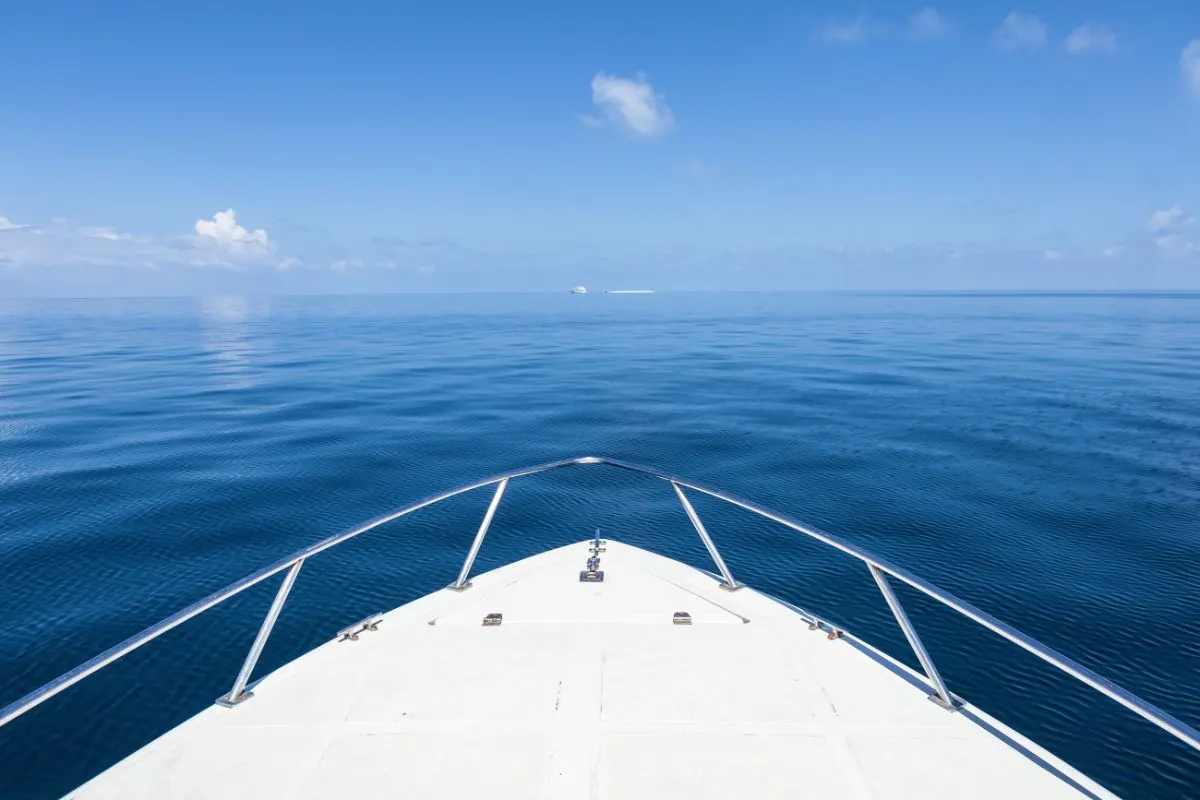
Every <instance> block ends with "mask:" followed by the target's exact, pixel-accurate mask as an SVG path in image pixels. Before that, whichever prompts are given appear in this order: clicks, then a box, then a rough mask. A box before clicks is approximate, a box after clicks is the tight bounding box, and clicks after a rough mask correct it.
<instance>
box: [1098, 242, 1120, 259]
mask: <svg viewBox="0 0 1200 800" xmlns="http://www.w3.org/2000/svg"><path fill="white" fill-rule="evenodd" d="M1124 252H1125V248H1124V247H1122V246H1121V245H1119V244H1110V245H1109V246H1108V247H1106V248H1104V249H1103V250H1101V251H1100V255H1102V256H1104V257H1105V258H1116V257H1117V256H1119V255H1121V254H1122V253H1124Z"/></svg>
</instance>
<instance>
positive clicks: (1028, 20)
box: [992, 11, 1049, 53]
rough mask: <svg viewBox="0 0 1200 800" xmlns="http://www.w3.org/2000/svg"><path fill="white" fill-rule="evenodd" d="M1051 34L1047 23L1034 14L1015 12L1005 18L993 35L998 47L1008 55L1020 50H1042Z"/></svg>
mask: <svg viewBox="0 0 1200 800" xmlns="http://www.w3.org/2000/svg"><path fill="white" fill-rule="evenodd" d="M1048 37H1049V33H1048V32H1047V30H1046V23H1044V22H1042V21H1041V20H1040V19H1038V18H1037V17H1036V16H1034V15H1033V14H1025V13H1023V12H1020V11H1014V12H1012V13H1011V14H1009V15H1008V16H1007V17H1005V18H1004V22H1002V23H1000V27H999V28H997V29H996V32H995V33H994V34H993V35H992V38H993V40H994V41H995V42H996V47H998V48H1000V49H1001V50H1003V51H1004V52H1006V53H1015V52H1017V51H1018V50H1040V49H1041V48H1042V47H1044V46H1045V45H1046V39H1047V38H1048Z"/></svg>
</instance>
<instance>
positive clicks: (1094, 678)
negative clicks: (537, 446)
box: [0, 456, 1200, 751]
mask: <svg viewBox="0 0 1200 800" xmlns="http://www.w3.org/2000/svg"><path fill="white" fill-rule="evenodd" d="M584 464H603V465H606V466H610V467H616V468H618V469H623V470H627V471H629V472H636V473H639V474H642V475H649V476H651V477H654V478H657V479H659V480H663V481H666V482H668V483H670V484H671V487H672V488H673V489H674V491H675V494H676V496H677V497H678V499H679V501H680V504H681V505H682V506H683V509H684V512H685V513H686V514H687V516H688V519H689V520H690V521H691V523H692V525H693V527H695V529H696V533H697V534H698V535H699V536H700V539H701V541H702V542H703V543H704V546H705V549H707V550H708V553H709V555H710V556H711V557H712V559H713V563H714V564H715V565H716V567H717V570H718V572H720V574H721V579H722V581H721V586H722V588H725V589H728V590H730V591H736V590H738V589H740V588H742V587H743V584H740V583H738V582H737V581H736V580H735V579H734V577H733V575H732V574H731V573H730V571H729V567H728V566H727V565H726V563H725V560H724V559H723V558H722V557H721V553H720V551H719V550H718V549H717V547H716V545H715V544H714V543H713V540H712V537H711V536H710V535H709V534H708V531H707V529H706V528H705V527H704V523H703V522H702V521H701V520H700V517H699V515H697V513H696V510H695V509H694V508H693V507H692V504H691V502H690V501H689V500H688V498H687V495H686V494H685V493H684V491H683V490H684V489H690V490H692V491H695V492H699V493H701V494H706V495H708V496H710V497H714V498H716V499H718V500H722V501H724V502H726V503H730V504H732V505H734V506H737V507H738V508H742V509H745V510H746V511H749V512H751V513H754V514H757V515H758V516H761V517H764V518H766V519H769V520H771V521H772V522H776V523H778V524H780V525H783V526H785V527H787V528H790V529H792V530H794V531H796V532H798V533H802V534H804V535H805V536H808V537H810V538H812V539H816V540H817V541H819V542H822V543H823V544H826V545H828V546H830V547H833V548H834V549H837V550H840V551H842V552H843V553H846V554H848V555H850V556H853V557H854V558H857V559H858V560H859V561H862V562H863V563H864V564H865V565H866V566H867V568H868V569H869V570H870V572H871V576H872V577H873V578H874V579H875V583H876V584H877V585H878V586H879V590H880V592H881V593H882V594H883V597H884V600H885V601H886V602H887V604H888V608H889V609H890V610H891V612H892V615H893V616H894V617H895V618H896V622H897V623H898V624H899V625H900V628H901V630H902V631H903V632H904V636H905V638H906V639H907V640H908V643H909V645H910V646H911V647H912V649H913V651H914V653H916V656H917V660H918V661H919V662H920V664H921V668H922V669H923V670H924V671H925V675H926V677H927V678H928V680H929V683H930V685H931V686H932V688H933V690H934V694H933V695H932V696H931V697H932V699H934V700H935V701H936V702H938V703H939V704H940V705H942V706H944V707H945V708H947V709H951V710H952V709H953V708H954V707H955V706H954V701H953V698H952V696H951V694H950V691H949V690H948V689H947V688H946V684H945V681H943V680H942V676H941V674H940V673H939V672H938V671H937V668H936V667H935V666H934V663H933V659H932V658H931V657H930V655H929V652H928V651H927V650H926V649H925V646H924V644H923V643H922V642H921V638H920V636H919V635H918V634H917V630H916V628H915V627H914V626H913V624H912V620H910V619H909V617H908V614H907V613H906V612H905V611H904V607H903V606H902V605H901V604H900V600H899V598H897V597H896V593H895V592H894V591H893V589H892V586H891V583H890V582H889V580H888V579H889V577H890V578H894V579H896V580H898V581H900V582H902V583H906V584H908V585H909V586H911V587H912V588H914V589H916V590H917V591H919V592H921V593H923V594H925V595H927V596H929V597H932V598H933V599H934V600H937V601H938V602H939V603H941V604H942V605H945V606H948V607H949V608H952V609H954V610H955V611H957V612H958V613H959V614H962V615H963V616H965V617H966V618H967V619H970V620H972V621H973V622H976V623H977V624H979V625H982V626H983V627H985V628H987V629H988V630H991V631H992V632H994V633H996V634H998V635H999V636H1001V637H1003V638H1004V639H1007V640H1008V641H1010V642H1012V643H1013V644H1015V645H1017V646H1018V647H1021V648H1022V649H1024V650H1027V651H1029V652H1030V653H1032V654H1034V655H1035V656H1037V657H1038V658H1040V659H1041V660H1043V661H1045V662H1047V663H1048V664H1051V665H1053V666H1054V667H1056V668H1058V669H1059V670H1061V671H1063V672H1065V673H1066V674H1068V675H1070V676H1071V677H1073V678H1075V679H1076V680H1079V681H1081V682H1082V683H1084V684H1086V685H1087V686H1090V687H1092V688H1093V689H1095V690H1096V691H1098V692H1100V693H1101V694H1104V695H1105V696H1107V697H1109V698H1111V699H1112V700H1115V701H1116V702H1118V703H1120V704H1121V705H1122V706H1124V707H1125V708H1128V709H1129V710H1131V711H1133V712H1134V713H1136V714H1138V715H1139V716H1141V717H1142V718H1144V719H1146V720H1148V721H1150V722H1152V723H1154V724H1155V725H1157V726H1158V727H1160V728H1162V729H1163V730H1165V731H1166V732H1167V733H1169V734H1171V735H1172V736H1174V737H1175V738H1177V739H1179V740H1180V741H1182V742H1184V743H1186V744H1188V745H1189V746H1190V747H1192V748H1193V749H1195V750H1198V751H1200V732H1198V731H1197V730H1196V729H1195V728H1193V727H1192V726H1190V725H1188V724H1187V723H1185V722H1182V721H1181V720H1178V719H1176V718H1175V717H1173V716H1171V715H1170V714H1168V713H1167V712H1165V711H1163V710H1162V709H1160V708H1158V707H1157V706H1154V705H1153V704H1151V703H1148V702H1146V701H1145V700H1143V699H1141V698H1140V697H1138V696H1137V695H1135V694H1133V693H1132V692H1130V691H1128V690H1126V689H1124V688H1122V687H1121V686H1118V685H1117V684H1115V683H1113V682H1112V681H1110V680H1108V679H1107V678H1105V677H1103V676H1101V675H1099V674H1097V673H1095V672H1093V671H1092V670H1090V669H1088V668H1087V667H1084V666H1083V665H1081V664H1078V663H1076V662H1075V661H1072V660H1071V659H1069V658H1067V657H1066V656H1065V655H1063V654H1062V653H1059V652H1058V651H1057V650H1054V649H1053V648H1051V647H1047V646H1046V645H1044V644H1042V643H1041V642H1038V641H1036V640H1034V639H1032V638H1030V637H1028V636H1026V635H1025V634H1023V633H1021V632H1020V631H1018V630H1016V629H1015V628H1013V627H1011V626H1009V625H1007V624H1005V623H1003V622H1001V621H1000V620H998V619H996V618H995V617H993V616H991V615H990V614H987V613H986V612H984V611H981V610H979V609H978V608H976V607H975V606H973V605H971V604H970V603H967V602H966V601H964V600H960V599H959V598H957V597H955V596H954V595H952V594H950V593H949V592H945V591H943V590H941V589H939V588H938V587H936V586H934V585H933V584H931V583H929V582H928V581H925V580H923V579H922V578H919V577H917V576H916V575H913V574H912V573H910V572H908V571H907V570H905V569H903V568H901V567H898V566H896V565H895V564H892V563H891V562H889V561H887V560H885V559H882V558H880V557H878V556H876V555H873V554H871V553H869V552H867V551H866V550H863V549H861V548H859V547H856V546H854V545H852V544H849V543H848V542H844V541H842V540H840V539H838V538H837V537H835V536H832V535H830V534H828V533H825V532H824V531H820V530H818V529H816V528H812V527H809V526H807V525H804V524H802V523H799V522H796V521H795V520H792V519H790V518H788V517H786V516H784V515H783V514H779V513H777V512H775V511H771V510H770V509H767V508H764V507H763V506H760V505H757V504H755V503H752V502H750V501H748V500H742V499H740V498H738V497H735V496H733V495H730V494H726V493H724V492H719V491H717V490H715V489H710V488H708V487H706V486H702V485H700V484H696V483H691V482H689V481H686V480H684V479H682V478H679V477H676V476H673V475H669V474H666V473H662V472H658V471H656V470H653V469H650V468H648V467H643V466H639V465H637V464H629V463H627V462H624V461H618V460H616V459H611V458H598V457H595V456H585V457H582V458H572V459H566V460H563V461H553V462H550V463H547V464H539V465H537V466H533V467H527V468H525V469H520V470H515V471H513V472H508V473H505V474H503V475H495V476H493V477H490V478H485V479H484V480H481V481H476V482H474V483H469V484H466V485H464V486H460V487H458V488H456V489H451V490H450V491H447V492H442V493H441V494H436V495H432V496H430V497H426V498H425V499H423V500H418V501H417V502H415V503H412V504H411V505H407V506H404V507H403V508H399V509H396V510H394V511H390V512H388V513H387V514H384V515H383V516H380V517H376V518H375V519H372V520H370V521H368V522H365V523H363V524H362V525H359V526H357V527H355V528H351V529H350V530H347V531H343V532H342V533H339V534H336V535H334V536H330V537H328V538H326V539H322V540H321V541H319V542H317V543H316V544H313V545H310V546H309V547H306V548H304V549H303V550H299V551H297V552H296V553H293V554H292V555H290V556H287V557H286V558H283V559H280V560H279V561H276V562H275V563H274V564H271V565H269V566H266V567H263V568H262V569H260V570H259V571H258V572H255V573H253V574H251V575H248V576H246V577H245V578H242V579H241V580H240V581H237V582H235V583H232V584H230V585H229V586H226V587H225V588H224V589H221V590H220V591H218V592H214V593H213V594H211V595H209V596H208V597H205V598H204V599H202V600H199V601H197V602H195V603H193V604H192V605H190V606H188V607H187V608H185V609H183V610H181V611H179V612H177V613H175V614H173V615H172V616H170V617H168V618H166V619H164V620H163V621H161V622H159V623H156V624H155V625H151V626H150V627H149V628H146V629H145V630H143V631H142V632H140V633H137V634H135V635H133V636H131V637H129V638H128V639H126V640H125V641H123V642H121V643H120V644H117V645H115V646H114V647H111V648H109V649H108V650H105V651H104V652H103V653H101V654H99V655H98V656H96V657H95V658H92V659H91V660H89V661H86V662H85V663H83V664H81V665H79V666H78V667H76V668H75V669H73V670H71V671H70V672H67V673H65V674H64V675H61V676H59V677H57V678H55V679H54V680H52V681H50V682H49V683H47V684H46V685H44V686H42V687H40V688H38V689H35V690H34V691H32V692H30V693H29V694H27V695H25V696H24V697H22V698H20V699H19V700H16V701H15V702H13V703H10V704H9V705H7V706H5V707H4V708H3V709H0V727H2V726H4V725H6V724H8V723H9V722H11V721H12V720H14V719H16V718H17V717H19V716H21V715H22V714H24V713H25V712H27V711H29V710H30V709H32V708H34V707H36V706H38V705H40V704H41V703H44V702H45V701H46V700H49V699H50V698H51V697H53V696H54V695H56V694H58V693H59V692H61V691H63V690H64V689H67V688H68V687H70V686H73V685H74V684H76V683H78V682H79V681H81V680H83V679H84V678H86V677H87V676H88V675H91V674H92V673H93V672H96V671H97V670H100V669H102V668H104V667H105V666H107V665H109V664H111V663H112V662H114V661H116V660H117V659H119V658H121V657H122V656H124V655H126V654H127V653H130V652H132V651H134V650H136V649H138V648H139V647H141V646H142V645H144V644H147V643H148V642H150V641H152V640H154V639H157V638H158V637H159V636H162V635H163V634H164V633H166V632H167V631H169V630H171V629H172V628H175V627H177V626H178V625H181V624H183V623H184V622H186V621H188V620H189V619H191V618H192V617H195V616H197V615H199V614H202V613H203V612H205V611H207V610H208V609H210V608H212V607H213V606H216V605H219V604H220V603H223V602H224V601H226V600H228V599H229V598H231V597H233V596H234V595H236V594H240V593H241V592H243V591H245V590H246V589H249V588H250V587H251V586H255V585H257V584H259V583H262V582H263V581H265V580H266V579H268V578H270V577H271V576H273V575H276V574H278V573H280V572H283V571H284V570H287V574H286V575H285V576H284V579H283V582H282V583H281V585H280V587H279V591H278V592H277V593H276V595H275V599H274V600H273V601H272V603H271V607H270V609H269V610H268V611H267V615H266V617H265V618H264V619H263V623H262V625H261V626H260V628H259V631H258V635H257V636H256V637H255V639H254V643H253V644H252V645H251V647H250V652H249V653H248V654H247V656H246V660H245V661H244V662H243V664H242V668H241V670H240V671H239V672H238V675H237V678H236V679H235V680H234V683H233V687H232V688H231V689H230V691H229V693H228V694H226V695H223V696H222V697H221V698H219V699H218V700H217V702H218V703H220V704H221V705H224V706H229V707H232V706H235V705H237V704H238V703H240V702H242V701H243V700H245V699H246V698H248V697H250V696H251V694H250V693H249V692H247V691H246V686H247V684H248V683H249V681H250V676H251V674H252V673H253V671H254V667H255V665H256V664H257V662H258V658H259V656H260V655H261V654H262V650H263V648H264V646H265V645H266V642H267V639H268V638H269V637H270V635H271V630H272V629H273V628H274V625H275V622H276V620H277V619H278V618H279V614H280V612H281V611H282V610H283V605H284V603H285V602H286V601H287V597H288V593H289V592H290V591H291V589H292V586H293V584H294V583H295V581H296V576H297V574H298V573H299V572H300V568H301V566H303V564H304V561H305V560H306V559H308V558H310V557H311V556H314V555H316V554H318V553H320V552H322V551H324V550H328V549H329V548H331V547H334V546H335V545H338V544H341V543H342V542H344V541H346V540H347V539H352V538H354V537H355V536H358V535H359V534H362V533H366V532H367V531H369V530H371V529H373V528H377V527H379V526H380V525H383V524H385V523H388V522H391V521H393V520H396V519H399V518H400V517H403V516H406V515H408V514H411V513H412V512H414V511H417V510H419V509H422V508H425V507H426V506H430V505H433V504H434V503H438V502H441V501H442V500H446V499H448V498H450V497H454V496H456V495H460V494H463V493H465V492H470V491H472V490H474V489H480V488H482V487H484V486H492V485H495V486H496V492H495V494H494V495H493V496H492V500H491V503H490V504H489V505H488V509H487V513H486V514H485V515H484V518H483V521H482V522H481V524H480V526H479V530H478V531H477V532H476V534H475V539H474V540H473V541H472V543H471V548H470V550H469V551H468V553H467V557H466V560H465V561H464V562H463V566H462V569H461V570H460V571H459V574H458V577H457V578H456V579H455V581H454V582H453V583H452V584H450V586H449V587H448V588H450V589H453V590H456V591H465V590H466V589H468V588H470V585H471V584H470V582H469V581H468V580H467V579H468V577H469V576H470V572H471V567H472V565H473V564H474V562H475V556H476V555H477V554H478V553H479V548H480V547H481V546H482V545H483V541H484V538H485V537H486V536H487V532H488V528H489V526H490V525H491V522H492V519H493V517H494V516H495V513H496V509H497V508H498V507H499V505H500V500H501V498H502V497H503V496H504V491H505V489H506V488H507V486H508V484H509V482H510V481H512V480H514V479H516V478H520V477H524V476H526V475H534V474H537V473H539V472H548V471H550V470H554V469H560V468H562V467H569V466H574V465H584Z"/></svg>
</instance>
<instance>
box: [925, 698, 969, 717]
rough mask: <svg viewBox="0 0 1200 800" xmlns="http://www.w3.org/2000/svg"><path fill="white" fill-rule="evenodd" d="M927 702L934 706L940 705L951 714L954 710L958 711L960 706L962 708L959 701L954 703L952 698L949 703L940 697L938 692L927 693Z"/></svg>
mask: <svg viewBox="0 0 1200 800" xmlns="http://www.w3.org/2000/svg"><path fill="white" fill-rule="evenodd" d="M929 702H931V703H933V704H934V705H935V706H941V707H942V708H944V709H946V710H947V711H949V712H950V713H951V714H953V713H954V712H955V711H958V710H959V709H960V708H962V704H961V703H956V702H954V701H953V700H951V701H950V702H949V703H947V702H946V701H945V700H943V699H942V696H941V695H939V694H931V695H929Z"/></svg>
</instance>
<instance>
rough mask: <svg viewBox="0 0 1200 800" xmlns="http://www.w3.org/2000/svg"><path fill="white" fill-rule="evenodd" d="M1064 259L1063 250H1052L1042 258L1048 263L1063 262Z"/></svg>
mask: <svg viewBox="0 0 1200 800" xmlns="http://www.w3.org/2000/svg"><path fill="white" fill-rule="evenodd" d="M1062 257H1063V252H1062V250H1054V249H1051V250H1046V251H1045V252H1043V253H1042V258H1044V259H1046V260H1047V261H1062Z"/></svg>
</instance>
